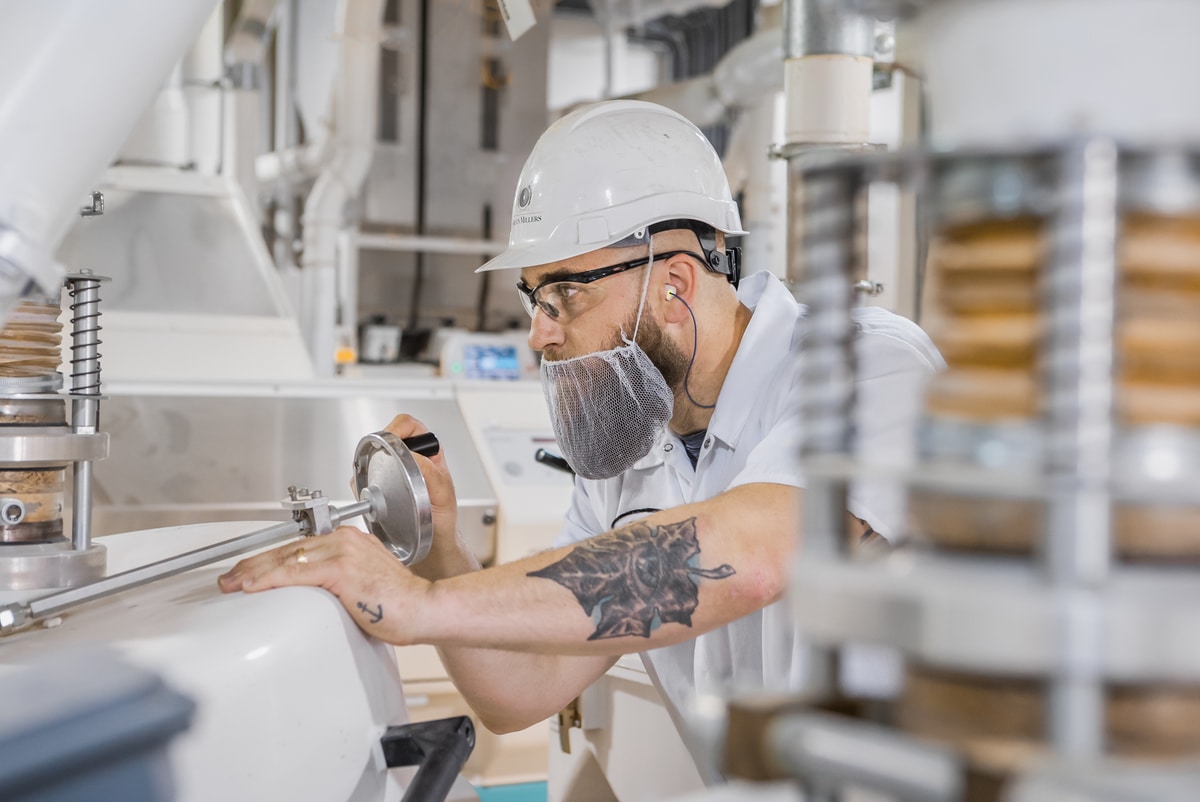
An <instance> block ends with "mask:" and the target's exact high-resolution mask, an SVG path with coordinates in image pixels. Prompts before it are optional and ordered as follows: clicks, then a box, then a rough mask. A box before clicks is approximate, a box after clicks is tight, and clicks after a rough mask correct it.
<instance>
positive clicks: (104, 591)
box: [0, 501, 371, 632]
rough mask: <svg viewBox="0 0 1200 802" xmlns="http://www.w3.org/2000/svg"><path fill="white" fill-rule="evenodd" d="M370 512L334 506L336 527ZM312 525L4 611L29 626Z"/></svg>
mask: <svg viewBox="0 0 1200 802" xmlns="http://www.w3.org/2000/svg"><path fill="white" fill-rule="evenodd" d="M370 511H371V502H369V501H358V502H355V503H353V504H348V505H346V506H345V507H344V508H342V509H340V510H339V509H338V508H336V507H330V518H331V520H332V521H333V524H334V526H337V525H338V524H340V523H341V522H343V521H348V520H350V519H351V518H355V517H357V516H359V515H364V514H366V513H368V512H370ZM309 526H310V525H309V522H308V520H306V519H305V520H300V521H286V522H284V523H281V524H276V525H275V526H269V527H267V528H266V529H259V530H257V531H255V532H251V533H249V534H247V535H242V536H241V537H237V538H233V539H232V540H226V541H224V542H222V543H215V544H213V545H211V546H205V547H204V548H202V549H195V550H194V551H189V552H187V553H185V554H179V555H176V556H174V557H168V558H167V559H165V560H159V561H158V562H154V563H150V564H149V565H143V566H140V567H138V568H133V569H131V570H129V571H123V572H122V573H119V574H113V575H112V576H109V577H105V578H104V579H100V580H97V581H96V582H92V583H89V584H87V585H81V586H80V587H77V588H71V589H70V590H65V591H61V592H58V593H52V594H50V595H48V596H43V597H41V598H39V599H34V600H33V601H31V602H29V603H28V604H25V605H19V604H17V605H9V606H7V607H6V608H0V609H8V610H11V611H14V612H19V614H18V615H17V616H16V618H17V620H18V621H21V622H22V623H27V622H28V620H31V619H37V618H47V617H52V616H55V615H58V614H60V613H62V612H64V611H65V610H67V609H69V608H71V607H75V606H77V605H80V604H85V603H87V602H92V601H96V600H97V599H103V598H105V597H106V596H111V595H113V594H114V593H120V592H121V591H124V590H130V589H132V588H136V587H141V586H142V585H146V584H149V583H150V582H153V581H155V580H158V579H165V578H167V577H169V576H175V575H176V574H181V573H183V572H185V571H190V570H191V569H193V568H200V567H201V566H205V565H210V564H211V563H215V562H220V561H221V560H224V559H227V558H229V557H236V556H237V555H239V554H245V553H246V552H248V551H253V550H254V549H257V548H261V547H263V546H267V545H270V544H272V543H275V542H277V541H280V540H284V539H285V538H288V537H292V536H295V535H302V534H307V533H308V529H309ZM4 630H5V626H4V619H3V618H0V632H3V631H4Z"/></svg>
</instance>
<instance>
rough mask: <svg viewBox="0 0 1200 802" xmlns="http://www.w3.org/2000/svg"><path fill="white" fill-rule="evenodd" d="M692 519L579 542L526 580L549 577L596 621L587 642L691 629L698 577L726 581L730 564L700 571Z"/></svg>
mask: <svg viewBox="0 0 1200 802" xmlns="http://www.w3.org/2000/svg"><path fill="white" fill-rule="evenodd" d="M699 562H700V544H699V543H698V542H697V540H696V519H695V518H689V519H687V520H686V521H679V522H678V523H673V524H663V525H662V526H648V525H646V524H644V523H641V522H638V523H634V524H630V525H629V526H626V527H623V528H621V529H618V530H616V531H613V532H608V533H605V534H603V535H600V536H598V537H595V538H592V539H591V540H588V541H586V542H584V543H581V544H580V545H579V546H578V547H576V548H575V550H574V551H572V552H571V553H570V554H568V555H567V556H566V557H563V558H562V559H561V560H559V561H558V562H556V563H552V564H551V565H548V566H546V567H545V568H542V569H540V570H537V571H531V572H529V574H527V576H535V577H541V578H542V579H551V580H553V581H555V582H557V583H558V584H560V585H562V586H563V587H565V588H566V589H567V590H569V591H571V592H572V593H574V594H575V598H576V599H578V600H579V604H580V605H581V606H582V607H583V611H584V612H585V613H587V614H588V615H590V616H592V618H593V619H595V621H596V631H595V632H593V633H592V634H591V635H590V636H588V640H601V639H603V638H619V637H622V636H625V635H641V636H642V637H643V638H648V637H650V633H651V632H652V631H653V630H655V629H657V628H658V626H659V625H661V624H665V623H667V622H670V621H674V622H676V623H680V624H683V625H684V626H689V627H690V626H691V625H692V613H693V612H695V611H696V605H697V604H698V602H699V592H698V590H697V585H698V582H699V578H700V577H703V578H705V579H725V578H726V577H729V576H733V574H734V573H735V571H734V570H733V567H732V566H729V565H722V566H720V567H718V568H700V567H699Z"/></svg>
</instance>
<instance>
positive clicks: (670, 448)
mask: <svg viewBox="0 0 1200 802" xmlns="http://www.w3.org/2000/svg"><path fill="white" fill-rule="evenodd" d="M673 448H675V446H674V445H672V444H671V443H667V444H666V445H664V446H663V451H670V450H672V449H673Z"/></svg>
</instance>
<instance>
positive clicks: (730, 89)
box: [627, 27, 783, 128]
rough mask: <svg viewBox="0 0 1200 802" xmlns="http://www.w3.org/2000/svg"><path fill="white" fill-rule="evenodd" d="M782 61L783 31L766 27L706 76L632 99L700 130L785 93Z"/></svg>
mask: <svg viewBox="0 0 1200 802" xmlns="http://www.w3.org/2000/svg"><path fill="white" fill-rule="evenodd" d="M782 60H783V29H782V28H780V27H773V28H766V29H764V30H761V31H759V32H758V33H756V34H754V35H753V36H751V37H750V38H748V39H746V40H745V41H743V42H740V43H739V44H738V45H737V46H736V47H734V48H732V49H730V51H729V52H728V53H727V54H725V56H724V57H723V58H722V59H721V60H720V61H718V62H717V64H716V66H715V67H713V69H712V72H709V73H707V74H706V75H700V76H697V77H696V78H691V79H689V80H685V81H678V82H676V83H673V84H667V85H665V86H659V87H655V88H653V89H649V90H647V91H645V92H638V93H637V94H633V95H628V96H627V97H628V98H630V99H633V100H646V101H649V102H651V103H658V104H659V105H661V106H666V107H667V108H669V109H674V110H675V111H677V112H679V113H680V114H682V115H683V116H684V117H687V118H688V119H689V120H691V121H692V122H693V123H695V124H696V125H697V126H698V127H700V128H703V127H705V126H709V125H716V124H717V123H720V122H723V121H724V120H725V119H726V118H727V117H728V116H729V113H730V112H731V111H735V110H740V109H747V108H753V107H755V106H758V105H759V104H761V103H763V102H764V101H766V100H767V98H769V97H770V96H772V95H774V94H776V93H777V92H779V91H780V90H782V89H783V70H782V69H781V68H780V62H781V61H782Z"/></svg>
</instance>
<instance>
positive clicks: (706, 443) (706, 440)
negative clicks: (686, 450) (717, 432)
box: [704, 437, 712, 448]
mask: <svg viewBox="0 0 1200 802" xmlns="http://www.w3.org/2000/svg"><path fill="white" fill-rule="evenodd" d="M711 445H712V438H711V437H706V438H704V447H705V448H708V447H709V446H711Z"/></svg>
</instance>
